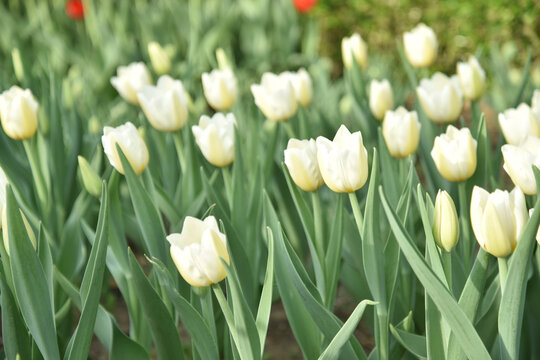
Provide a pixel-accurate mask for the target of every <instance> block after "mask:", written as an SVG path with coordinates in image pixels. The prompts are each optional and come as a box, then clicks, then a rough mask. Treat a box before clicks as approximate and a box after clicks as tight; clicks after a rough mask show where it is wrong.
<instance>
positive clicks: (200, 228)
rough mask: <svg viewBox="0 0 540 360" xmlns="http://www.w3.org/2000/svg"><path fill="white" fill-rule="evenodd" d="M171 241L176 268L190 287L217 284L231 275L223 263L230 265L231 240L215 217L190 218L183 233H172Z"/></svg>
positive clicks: (185, 221)
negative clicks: (229, 248)
mask: <svg viewBox="0 0 540 360" xmlns="http://www.w3.org/2000/svg"><path fill="white" fill-rule="evenodd" d="M167 240H168V241H169V243H170V244H171V257H172V259H173V261H174V263H175V264H176V268H177V269H178V271H179V272H180V274H181V275H182V277H183V278H184V280H186V282H188V283H189V284H190V285H192V286H196V287H202V286H208V285H211V284H217V283H218V282H220V281H221V280H223V279H225V276H227V273H226V271H225V267H224V266H223V264H222V263H221V260H220V258H221V259H223V261H225V262H226V263H227V264H229V263H230V260H229V252H228V250H227V238H226V236H225V234H223V233H222V232H220V231H219V228H218V225H217V221H216V218H214V217H213V216H209V217H207V218H206V219H204V220H199V219H196V218H194V217H191V216H187V217H186V219H185V220H184V226H183V228H182V233H180V234H171V235H169V236H167Z"/></svg>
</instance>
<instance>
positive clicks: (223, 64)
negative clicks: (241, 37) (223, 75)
mask: <svg viewBox="0 0 540 360" xmlns="http://www.w3.org/2000/svg"><path fill="white" fill-rule="evenodd" d="M216 59H217V63H218V67H219V69H220V70H225V69H230V68H231V65H230V64H229V59H227V54H226V53H225V51H224V50H223V49H222V48H219V49H217V50H216Z"/></svg>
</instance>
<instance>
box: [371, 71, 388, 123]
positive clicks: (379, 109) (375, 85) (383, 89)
mask: <svg viewBox="0 0 540 360" xmlns="http://www.w3.org/2000/svg"><path fill="white" fill-rule="evenodd" d="M369 108H370V109H371V113H372V114H373V116H375V118H376V119H377V120H379V121H380V120H382V119H383V118H384V114H385V113H386V112H387V111H388V110H392V109H393V108H394V94H393V93H392V86H390V82H388V80H386V79H384V80H382V81H377V80H372V81H371V85H370V87H369Z"/></svg>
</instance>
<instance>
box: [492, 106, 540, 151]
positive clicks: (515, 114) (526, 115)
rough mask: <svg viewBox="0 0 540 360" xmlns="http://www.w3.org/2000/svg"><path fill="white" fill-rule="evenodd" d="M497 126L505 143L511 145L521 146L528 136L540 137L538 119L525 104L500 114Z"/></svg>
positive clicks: (539, 120)
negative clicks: (499, 127)
mask: <svg viewBox="0 0 540 360" xmlns="http://www.w3.org/2000/svg"><path fill="white" fill-rule="evenodd" d="M499 125H500V126H501V130H502V132H503V135H504V138H505V139H506V142H507V143H508V144H511V145H520V144H522V143H523V142H525V140H527V137H529V136H530V135H532V136H536V137H540V119H538V118H536V116H535V115H534V112H533V111H532V109H531V107H530V106H529V105H527V104H525V103H523V104H520V105H519V106H518V107H517V108H515V109H508V110H506V111H505V112H503V113H500V114H499Z"/></svg>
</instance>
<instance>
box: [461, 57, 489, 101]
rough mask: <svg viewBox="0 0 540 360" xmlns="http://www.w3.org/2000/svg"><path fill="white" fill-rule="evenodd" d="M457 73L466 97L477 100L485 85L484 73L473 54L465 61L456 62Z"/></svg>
mask: <svg viewBox="0 0 540 360" xmlns="http://www.w3.org/2000/svg"><path fill="white" fill-rule="evenodd" d="M457 75H458V78H459V85H460V86H461V90H462V91H463V96H464V97H465V98H466V99H469V100H477V99H479V98H481V97H482V94H483V93H484V88H485V85H486V73H485V72H484V69H482V67H481V66H480V64H479V63H478V60H477V59H476V58H475V57H474V56H471V57H469V60H468V61H467V62H459V63H458V64H457Z"/></svg>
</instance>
